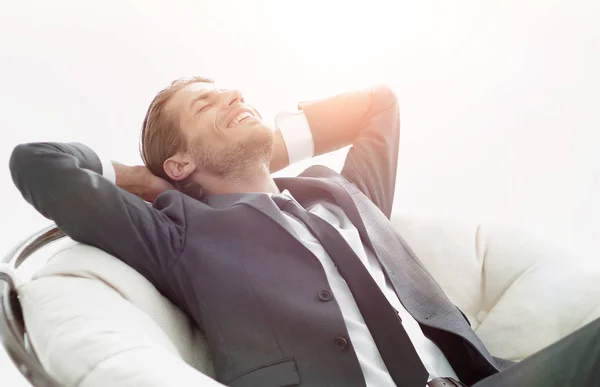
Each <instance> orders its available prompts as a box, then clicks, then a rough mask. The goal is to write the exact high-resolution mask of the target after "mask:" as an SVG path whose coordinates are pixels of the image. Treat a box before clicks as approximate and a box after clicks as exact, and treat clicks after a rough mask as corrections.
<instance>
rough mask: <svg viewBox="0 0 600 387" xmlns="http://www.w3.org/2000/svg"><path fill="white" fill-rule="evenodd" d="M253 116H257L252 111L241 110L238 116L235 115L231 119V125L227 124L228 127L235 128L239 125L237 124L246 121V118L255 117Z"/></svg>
mask: <svg viewBox="0 0 600 387" xmlns="http://www.w3.org/2000/svg"><path fill="white" fill-rule="evenodd" d="M253 118H256V117H255V116H254V114H252V113H250V112H247V111H245V112H241V113H239V114H238V115H237V116H235V117H234V118H233V119H232V120H231V122H230V123H229V125H227V129H229V128H233V127H234V126H237V125H239V124H240V123H242V122H244V121H246V120H249V119H253Z"/></svg>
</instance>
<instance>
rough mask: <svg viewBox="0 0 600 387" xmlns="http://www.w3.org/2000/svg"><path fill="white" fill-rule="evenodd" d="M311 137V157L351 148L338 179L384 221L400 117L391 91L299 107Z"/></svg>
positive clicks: (381, 89)
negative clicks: (355, 189) (339, 145)
mask: <svg viewBox="0 0 600 387" xmlns="http://www.w3.org/2000/svg"><path fill="white" fill-rule="evenodd" d="M300 108H301V109H302V110H304V112H305V113H306V117H307V119H308V122H309V124H310V127H311V129H312V130H313V134H315V133H317V134H318V135H319V138H318V139H317V138H316V137H315V151H316V152H315V153H316V154H322V153H326V152H329V151H331V150H335V149H336V146H335V143H336V142H337V141H338V140H339V139H338V138H339V137H343V136H350V137H348V138H346V139H344V141H343V142H344V143H346V144H348V143H349V144H351V147H350V150H349V152H348V155H347V157H346V160H345V162H344V166H343V168H342V171H341V174H342V176H343V177H344V178H346V179H347V180H349V181H350V182H352V183H353V184H355V185H356V186H357V187H358V189H360V190H361V191H362V192H363V193H364V194H365V195H366V196H367V197H369V199H371V201H372V202H373V203H375V205H377V207H379V209H380V210H381V211H382V212H383V213H384V214H385V215H386V216H387V217H388V218H389V217H390V216H391V213H392V205H393V201H394V191H395V185H396V172H397V164H398V147H399V138H400V117H399V108H398V101H397V99H396V96H395V94H394V92H393V91H392V90H391V89H390V88H389V87H387V86H384V85H380V86H376V87H373V88H369V89H365V90H360V91H356V92H351V93H346V94H341V95H338V96H336V97H332V98H328V99H325V100H321V101H316V102H308V103H301V104H300Z"/></svg>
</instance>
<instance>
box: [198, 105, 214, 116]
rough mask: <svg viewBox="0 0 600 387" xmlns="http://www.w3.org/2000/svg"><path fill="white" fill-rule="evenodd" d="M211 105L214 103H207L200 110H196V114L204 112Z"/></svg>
mask: <svg viewBox="0 0 600 387" xmlns="http://www.w3.org/2000/svg"><path fill="white" fill-rule="evenodd" d="M211 106H212V104H206V105H204V106H202V107H201V108H200V109H198V111H197V112H196V114H198V113H202V112H203V111H205V110H207V109H208V108H209V107H211Z"/></svg>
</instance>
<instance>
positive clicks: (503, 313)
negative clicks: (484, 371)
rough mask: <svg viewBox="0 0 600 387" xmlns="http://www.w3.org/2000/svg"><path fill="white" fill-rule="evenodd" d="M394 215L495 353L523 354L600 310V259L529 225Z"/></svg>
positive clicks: (599, 314) (514, 356) (400, 229)
mask: <svg viewBox="0 0 600 387" xmlns="http://www.w3.org/2000/svg"><path fill="white" fill-rule="evenodd" d="M392 222H393V223H394V225H395V227H396V229H397V231H398V232H399V234H400V235H402V237H403V238H404V239H406V241H407V243H408V244H409V245H410V246H411V247H412V249H413V250H414V251H415V253H416V255H417V256H418V257H419V259H420V260H421V261H422V262H423V264H424V265H425V266H426V267H427V269H428V270H429V271H430V272H431V274H432V275H433V276H434V277H435V278H436V280H437V281H438V282H439V283H440V285H441V287H442V288H443V289H444V291H445V292H446V294H447V295H448V297H449V298H450V300H451V301H452V302H453V303H454V304H456V305H457V306H458V307H459V308H460V309H461V310H462V311H463V312H464V313H465V314H466V315H467V317H468V318H469V320H470V322H471V324H472V326H473V329H474V330H475V332H476V333H477V335H478V336H479V337H480V338H481V339H482V341H483V342H484V343H485V345H486V346H487V348H488V349H489V350H490V352H491V353H492V354H493V355H494V356H498V357H501V358H505V359H510V360H515V361H518V360H521V359H523V358H525V357H527V356H529V355H531V354H532V353H534V352H536V351H538V350H540V349H542V348H544V347H546V346H548V345H550V344H552V343H553V342H555V341H557V340H558V339H560V338H562V337H564V336H566V335H567V334H569V333H571V332H573V331H574V330H576V329H578V328H580V327H582V326H583V325H585V324H587V323H589V322H590V321H592V320H594V319H596V318H598V317H600V304H599V303H598V300H599V299H600V265H598V264H597V263H595V261H596V260H594V261H592V260H590V259H589V257H582V256H580V255H579V254H580V253H577V252H576V250H575V249H574V248H568V246H567V247H565V246H561V245H560V244H559V242H558V241H557V240H554V239H550V238H540V237H539V236H538V235H537V233H536V232H535V231H534V230H535V227H534V226H532V227H530V228H526V227H519V228H518V229H517V228H511V227H506V226H501V225H481V224H479V223H477V222H466V221H465V222H462V223H460V222H456V221H453V220H450V219H449V220H443V219H438V218H425V217H421V216H409V215H400V214H396V215H394V217H393V219H392Z"/></svg>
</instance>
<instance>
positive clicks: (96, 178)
mask: <svg viewBox="0 0 600 387" xmlns="http://www.w3.org/2000/svg"><path fill="white" fill-rule="evenodd" d="M10 171H11V174H12V178H13V181H14V183H15V185H16V186H17V188H18V189H19V190H20V191H21V194H22V195H23V197H24V198H25V200H26V201H27V202H29V203H30V204H31V205H33V207H35V209H36V210H37V211H39V212H40V213H41V214H42V215H43V216H45V217H46V218H49V219H51V220H53V221H54V222H56V225H57V226H58V227H59V228H60V229H61V230H62V231H64V232H65V234H67V235H68V236H69V237H71V238H72V239H73V240H76V241H78V242H82V243H86V244H89V245H92V246H95V247H98V248H100V249H102V250H104V251H106V252H108V253H110V254H112V255H114V256H116V257H117V258H119V259H121V260H122V261H124V262H125V263H127V264H129V265H130V266H131V267H133V268H134V269H136V270H138V271H139V272H140V273H141V274H142V275H144V276H146V278H148V279H149V280H150V281H151V282H152V283H154V284H155V286H157V287H159V289H160V288H161V287H162V286H161V285H163V284H161V281H162V280H161V278H163V276H161V275H159V274H160V273H161V272H163V271H164V270H165V269H167V268H168V267H169V265H170V263H171V262H172V261H173V260H174V259H175V258H176V257H177V256H178V255H179V253H180V252H181V250H182V249H183V245H184V241H185V217H184V214H183V199H182V197H181V194H180V193H179V192H169V195H168V196H169V197H168V198H166V196H167V195H166V194H164V195H161V196H160V197H159V198H158V200H157V202H155V203H154V205H155V206H156V207H158V208H162V209H161V210H158V209H157V208H154V207H151V206H150V205H148V204H147V203H146V202H144V201H143V200H142V199H140V198H138V197H137V196H135V195H133V194H131V193H129V192H127V191H125V190H123V189H121V188H119V187H117V186H116V185H114V184H113V183H111V182H110V181H108V180H107V179H106V178H104V177H102V176H101V174H102V164H101V162H100V159H99V157H98V156H97V155H96V153H95V152H94V151H92V150H91V149H90V148H88V147H87V146H85V145H83V144H65V143H30V144H22V145H19V146H17V147H16V148H15V149H14V150H13V153H12V155H11V158H10ZM165 199H168V202H167V200H165ZM161 201H162V202H163V203H161Z"/></svg>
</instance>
